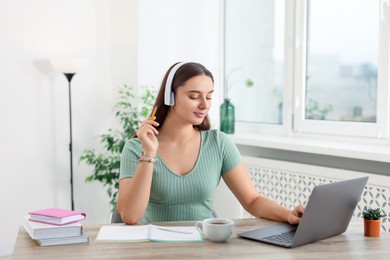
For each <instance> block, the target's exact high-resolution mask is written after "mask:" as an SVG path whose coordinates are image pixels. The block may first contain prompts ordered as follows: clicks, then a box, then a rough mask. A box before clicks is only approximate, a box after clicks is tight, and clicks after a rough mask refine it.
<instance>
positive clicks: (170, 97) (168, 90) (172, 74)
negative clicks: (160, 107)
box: [164, 62, 185, 106]
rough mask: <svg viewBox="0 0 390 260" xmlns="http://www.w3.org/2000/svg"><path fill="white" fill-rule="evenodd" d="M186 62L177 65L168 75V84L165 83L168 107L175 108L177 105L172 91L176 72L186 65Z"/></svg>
mask: <svg viewBox="0 0 390 260" xmlns="http://www.w3.org/2000/svg"><path fill="white" fill-rule="evenodd" d="M184 64H185V62H180V63H178V64H176V65H175V66H174V67H173V68H172V69H171V71H170V72H169V74H168V77H167V82H166V83H165V93H164V104H165V105H167V106H173V105H174V104H175V95H174V93H173V91H172V81H173V78H174V77H175V74H176V71H177V70H178V69H179V68H180V67H181V66H182V65H184Z"/></svg>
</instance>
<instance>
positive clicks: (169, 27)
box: [0, 0, 228, 256]
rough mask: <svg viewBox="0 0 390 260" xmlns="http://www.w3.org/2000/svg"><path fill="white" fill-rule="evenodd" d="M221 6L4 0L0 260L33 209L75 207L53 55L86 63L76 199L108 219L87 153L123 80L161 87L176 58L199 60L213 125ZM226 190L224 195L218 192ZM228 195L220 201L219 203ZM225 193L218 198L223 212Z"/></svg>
mask: <svg viewBox="0 0 390 260" xmlns="http://www.w3.org/2000/svg"><path fill="white" fill-rule="evenodd" d="M220 6H221V0H213V1H210V0H201V1H199V0H186V1H181V0H163V1H161V0H143V1H137V0H131V1H130V0H129V1H126V0H112V1H109V0H83V1H77V0H68V1H62V0H35V1H29V0H18V1H13V0H2V1H0V144H1V145H0V160H1V162H0V176H1V177H2V181H1V182H0V207H1V219H0V230H1V232H0V256H1V255H7V254H11V252H12V248H13V245H14V242H15V239H16V235H17V232H18V229H19V227H20V226H21V224H22V223H23V217H24V215H25V214H26V212H28V211H29V210H34V209H40V208H45V207H63V208H70V185H69V174H70V173H69V151H68V143H69V118H68V116H69V112H68V89H67V81H66V79H65V77H64V76H63V75H60V74H59V73H57V72H56V71H55V70H54V69H53V68H52V67H51V66H50V64H49V62H48V60H49V59H50V58H79V57H81V58H87V59H88V66H87V68H86V69H85V70H83V71H81V72H80V73H78V74H76V76H75V77H74V79H73V80H72V108H73V115H72V116H73V151H74V152H73V154H74V195H75V208H76V210H80V211H85V212H86V213H87V220H86V221H85V222H84V223H86V224H88V223H104V222H107V220H108V212H109V208H110V207H109V204H108V199H107V197H106V194H105V190H104V189H103V188H102V186H101V185H100V183H85V182H84V180H85V177H86V176H88V175H89V174H91V171H92V168H91V167H88V166H86V165H85V164H78V158H79V157H80V155H81V153H82V152H83V150H84V149H86V148H97V149H100V146H99V141H98V139H97V138H96V137H97V136H98V135H99V134H102V133H105V132H106V131H107V129H108V128H110V127H112V126H115V124H116V121H115V119H114V117H113V115H112V106H113V104H114V103H115V102H116V100H117V99H116V98H117V87H118V86H120V85H122V84H125V83H127V84H130V85H133V86H137V85H153V86H156V87H159V84H160V83H161V80H162V77H163V74H164V72H165V71H166V70H167V69H168V67H169V66H170V65H171V64H173V63H174V62H176V61H179V60H188V61H197V62H201V63H203V64H204V65H206V67H208V68H209V69H210V70H211V71H212V73H214V76H215V78H216V93H215V99H214V100H215V101H214V102H215V105H214V109H213V110H212V111H211V120H212V122H214V126H217V125H218V123H217V120H218V116H217V115H218V106H219V101H220V99H221V97H220V90H219V89H218V88H219V87H220V86H219V84H220V83H219V82H220V77H221V70H220V68H221V66H220V61H221V57H220V55H221V50H220V46H221V38H220V26H221V24H220V21H221V18H220V15H221V13H220V12H221V8H220ZM222 194H223V193H222ZM219 197H222V199H219ZM223 198H224V195H217V203H218V205H219V206H218V207H217V208H219V212H220V214H221V215H226V214H228V213H226V214H225V213H224V212H223V208H224V207H223V206H221V205H224V204H221V202H222V201H223Z"/></svg>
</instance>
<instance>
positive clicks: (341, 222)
mask: <svg viewBox="0 0 390 260" xmlns="http://www.w3.org/2000/svg"><path fill="white" fill-rule="evenodd" d="M367 180H368V177H362V178H357V179H351V180H346V181H339V182H334V183H329V184H323V185H319V186H316V187H314V189H313V191H312V193H311V195H310V198H309V201H308V203H307V206H306V209H305V213H304V214H303V216H302V219H301V222H300V223H299V225H290V224H287V223H280V224H276V225H272V226H268V227H264V228H258V229H255V230H250V231H246V232H242V233H239V234H237V235H238V236H239V237H242V238H247V239H252V240H256V241H260V242H264V243H269V244H274V245H278V246H283V247H288V248H292V247H297V246H301V245H305V244H308V243H311V242H314V241H318V240H321V239H325V238H328V237H332V236H336V235H339V234H341V233H343V232H345V230H347V227H348V224H349V222H350V221H351V218H352V215H353V212H354V210H355V208H356V205H357V204H358V202H359V200H360V197H361V195H362V192H363V189H364V187H365V185H366V183H367Z"/></svg>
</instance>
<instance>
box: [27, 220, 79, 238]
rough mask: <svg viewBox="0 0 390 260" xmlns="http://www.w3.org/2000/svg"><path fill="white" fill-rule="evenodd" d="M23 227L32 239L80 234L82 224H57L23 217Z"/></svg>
mask: <svg viewBox="0 0 390 260" xmlns="http://www.w3.org/2000/svg"><path fill="white" fill-rule="evenodd" d="M23 227H24V229H25V230H26V231H27V233H28V234H29V235H30V237H31V238H32V239H44V238H58V237H72V236H81V234H82V230H83V226H82V225H81V224H80V223H79V222H75V223H71V224H67V225H63V226H57V225H51V224H45V223H40V222H35V221H30V220H28V216H26V217H25V219H24V224H23Z"/></svg>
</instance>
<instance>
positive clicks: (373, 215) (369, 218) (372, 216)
mask: <svg viewBox="0 0 390 260" xmlns="http://www.w3.org/2000/svg"><path fill="white" fill-rule="evenodd" d="M362 216H363V218H364V235H365V236H367V237H379V236H380V234H381V222H382V221H381V218H383V217H385V216H386V215H384V214H382V211H381V210H380V209H379V208H376V209H373V208H370V207H369V208H367V207H365V208H364V210H363V212H362Z"/></svg>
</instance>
